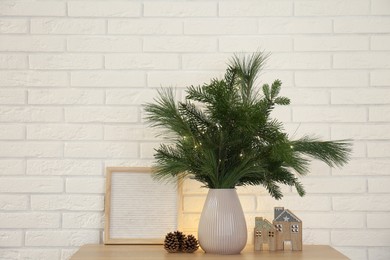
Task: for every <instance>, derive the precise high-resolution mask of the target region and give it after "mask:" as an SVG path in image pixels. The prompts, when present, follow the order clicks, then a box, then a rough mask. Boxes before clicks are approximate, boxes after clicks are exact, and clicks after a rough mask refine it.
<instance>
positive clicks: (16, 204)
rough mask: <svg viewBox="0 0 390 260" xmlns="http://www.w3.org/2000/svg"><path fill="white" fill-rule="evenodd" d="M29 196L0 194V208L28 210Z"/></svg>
mask: <svg viewBox="0 0 390 260" xmlns="http://www.w3.org/2000/svg"><path fill="white" fill-rule="evenodd" d="M28 205H29V198H28V196H27V195H0V209H1V210H2V212H6V211H7V210H10V211H11V210H27V209H28Z"/></svg>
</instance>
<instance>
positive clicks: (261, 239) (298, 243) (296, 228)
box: [254, 207, 302, 251]
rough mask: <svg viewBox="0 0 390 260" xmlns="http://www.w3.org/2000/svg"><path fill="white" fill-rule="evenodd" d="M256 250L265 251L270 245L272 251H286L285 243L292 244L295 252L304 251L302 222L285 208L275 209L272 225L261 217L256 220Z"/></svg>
mask: <svg viewBox="0 0 390 260" xmlns="http://www.w3.org/2000/svg"><path fill="white" fill-rule="evenodd" d="M254 240H255V242H254V244H255V246H254V249H255V251H259V250H260V251H261V250H263V245H264V244H268V247H269V250H270V251H275V250H284V243H285V242H286V241H290V242H291V247H292V250H293V251H300V250H302V221H301V220H300V219H299V218H298V217H297V216H295V215H294V214H293V213H292V212H291V211H290V210H288V209H284V208H283V207H275V208H274V220H273V222H272V224H271V223H270V222H269V221H268V220H267V219H263V218H261V217H256V218H255V229H254Z"/></svg>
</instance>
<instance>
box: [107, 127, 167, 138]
mask: <svg viewBox="0 0 390 260" xmlns="http://www.w3.org/2000/svg"><path fill="white" fill-rule="evenodd" d="M159 133H160V131H159V130H157V129H153V128H150V127H147V126H143V125H140V126H138V125H132V126H123V125H105V126H104V140H127V141H130V140H155V139H157V138H158V137H157V135H158V134H159Z"/></svg>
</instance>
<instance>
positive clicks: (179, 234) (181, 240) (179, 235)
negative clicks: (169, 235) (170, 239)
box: [173, 231, 186, 251]
mask: <svg viewBox="0 0 390 260" xmlns="http://www.w3.org/2000/svg"><path fill="white" fill-rule="evenodd" d="M173 234H174V235H175V236H176V238H177V241H179V251H181V250H183V243H184V239H185V238H186V236H185V235H184V234H183V232H180V231H175V232H173Z"/></svg>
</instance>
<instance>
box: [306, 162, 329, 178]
mask: <svg viewBox="0 0 390 260" xmlns="http://www.w3.org/2000/svg"><path fill="white" fill-rule="evenodd" d="M309 171H310V173H309V174H313V176H324V175H330V172H331V167H329V166H328V165H327V164H325V163H324V162H322V161H318V160H313V161H311V163H310V166H309Z"/></svg>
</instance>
